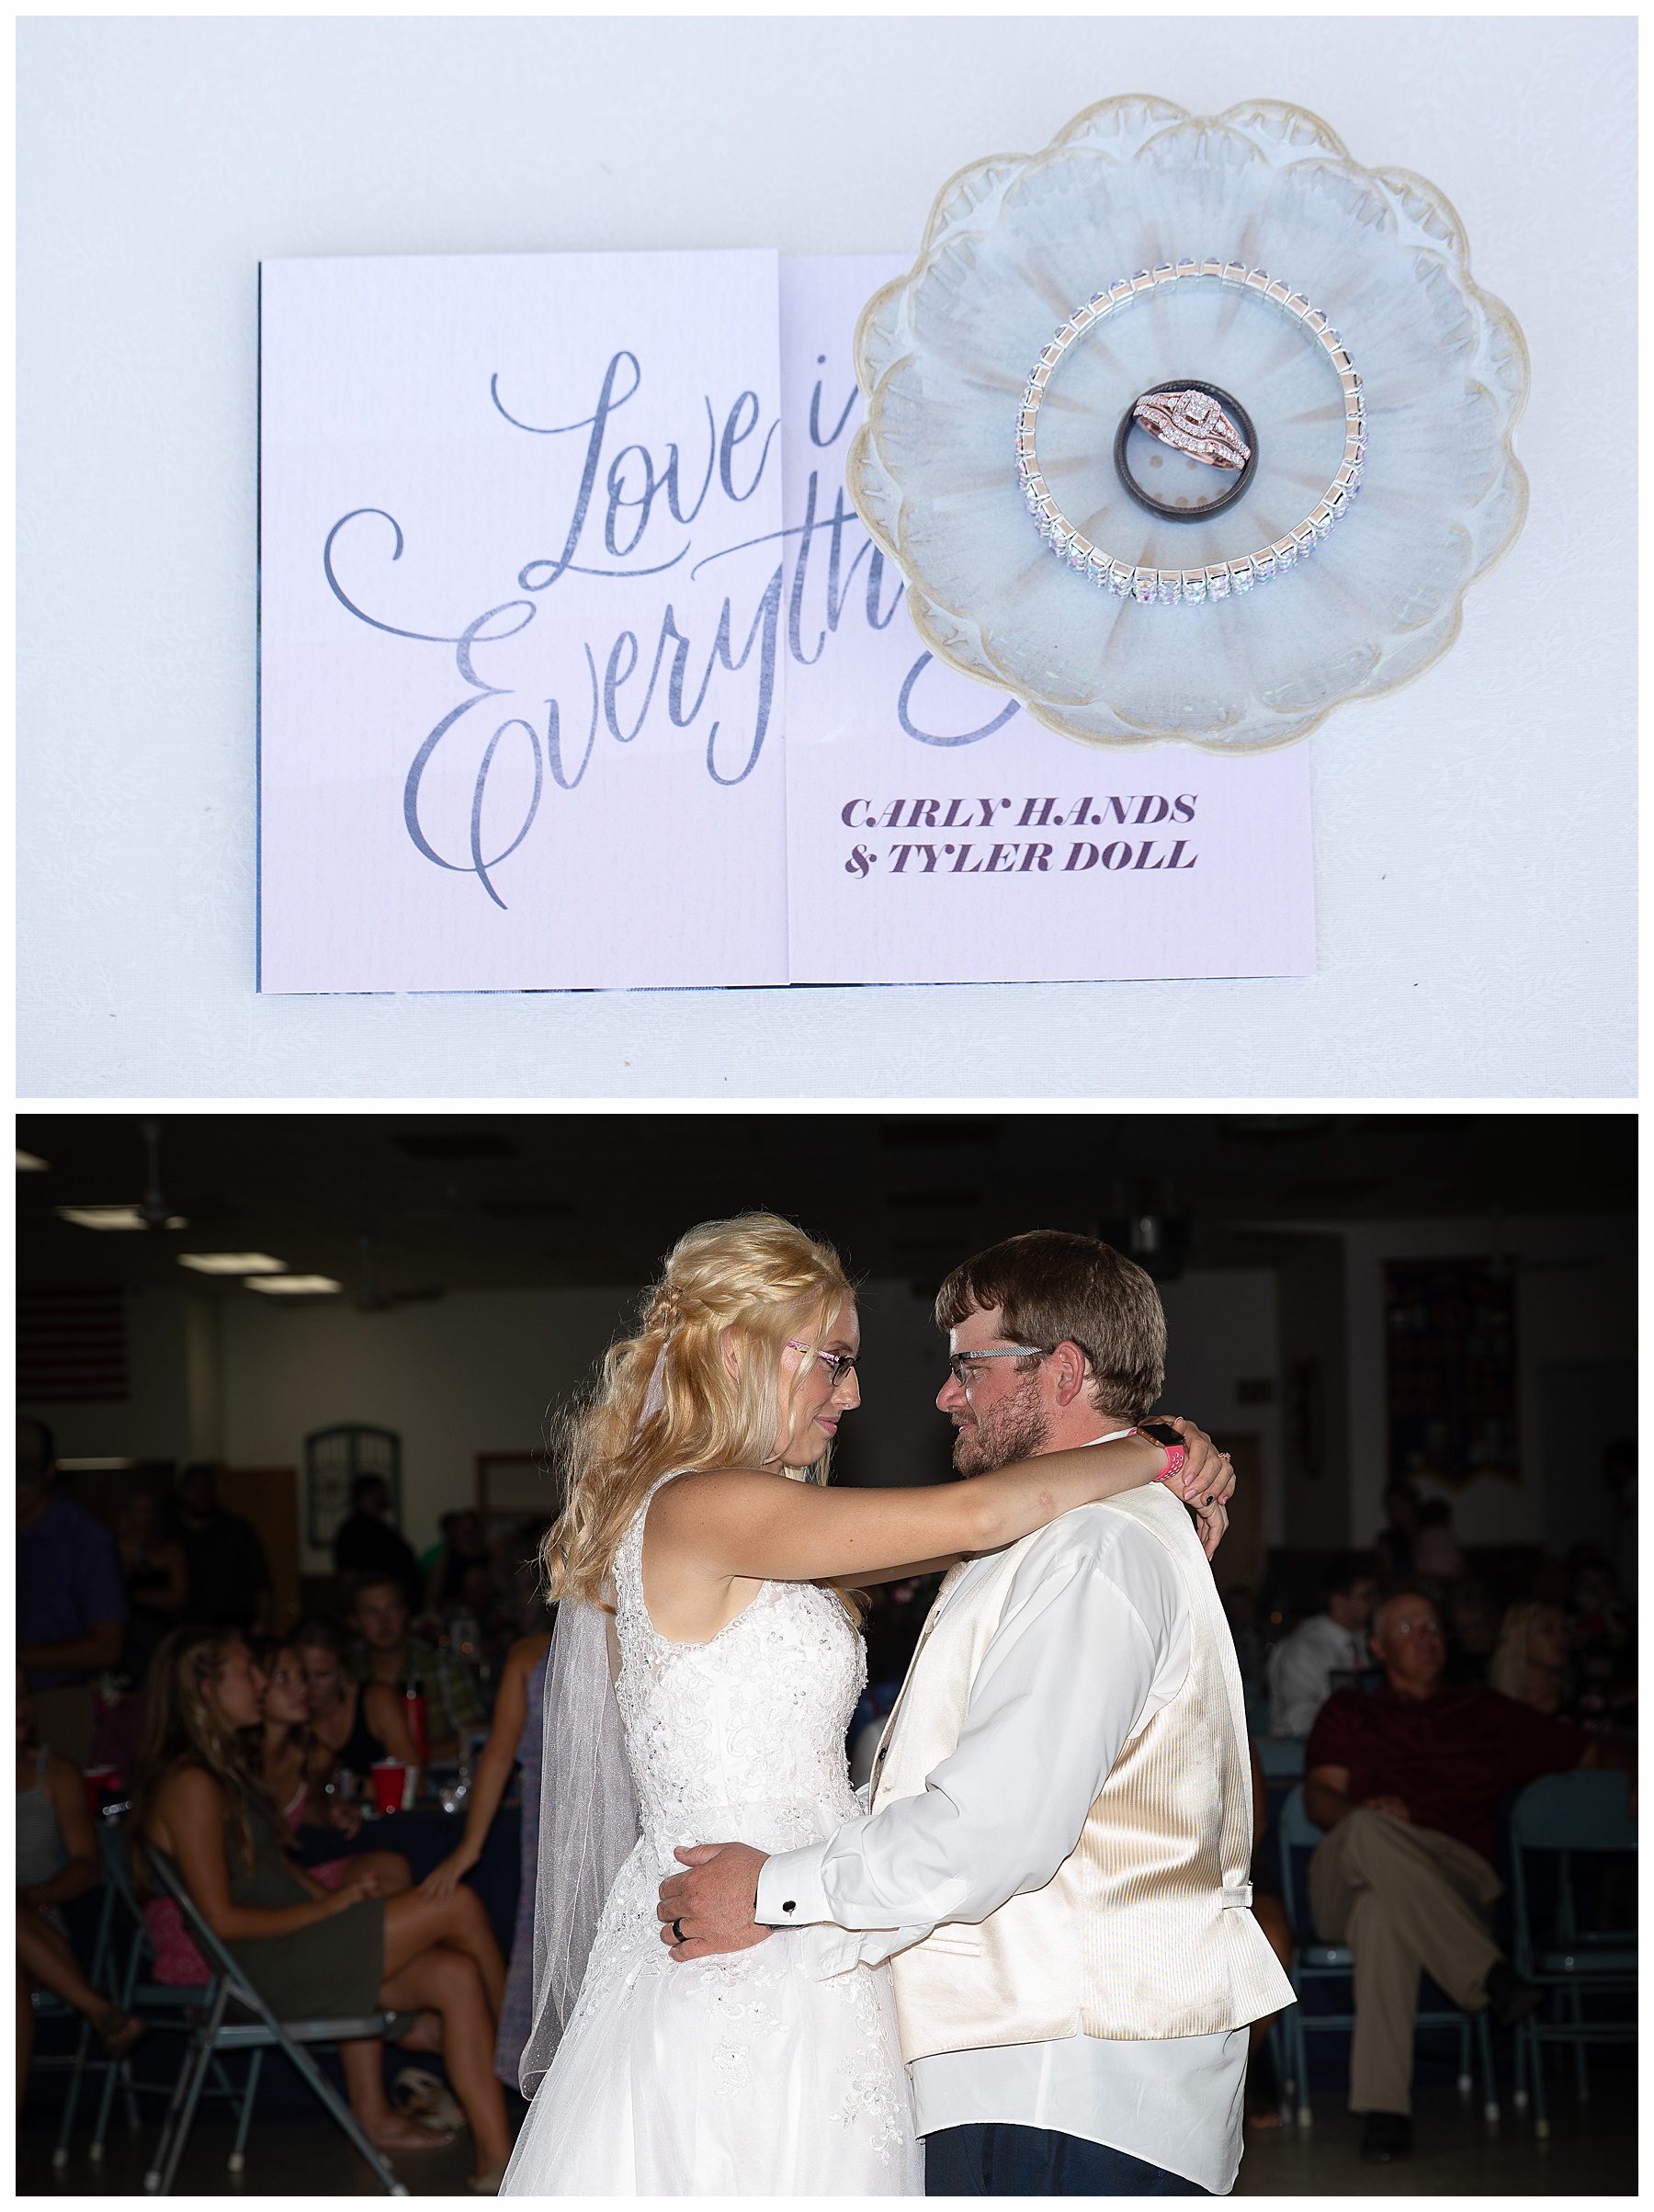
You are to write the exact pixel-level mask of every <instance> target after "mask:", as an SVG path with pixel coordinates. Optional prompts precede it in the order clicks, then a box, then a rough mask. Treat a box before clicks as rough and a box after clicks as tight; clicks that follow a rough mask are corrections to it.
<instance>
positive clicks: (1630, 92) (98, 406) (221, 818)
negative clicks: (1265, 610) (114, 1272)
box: [18, 16, 1636, 1097]
mask: <svg viewBox="0 0 1654 2212" xmlns="http://www.w3.org/2000/svg"><path fill="white" fill-rule="evenodd" d="M1635 40H1636V27H1635V22H1634V19H1633V18H1631V17H1618V18H1605V17H1596V18H1590V17H1588V18H1584V19H1580V20H1577V21H1567V20H1563V19H1561V18H1558V17H1550V18H1546V17H1505V18H1500V17H1479V18H1478V17H1382V18H1376V19H1373V18H1368V19H1362V18H1357V17H1342V18H1340V17H1329V18H1316V17H1270V18H1258V19H1248V18H1245V17H1225V18H1221V19H1213V20H1210V21H1203V20H1200V19H1197V18H1194V17H1177V16H1173V17H1166V18H1165V19H1163V20H1161V21H1155V20H1152V19H1149V18H1140V19H1124V20H1118V19H1111V18H1108V17H1090V18H1086V17H1072V18H1061V19H1055V20H1054V19H1049V18H1047V19H1043V20H1042V19H1030V18H1015V19H1012V18H973V19H969V20H959V21H952V22H949V21H945V20H941V19H927V18H924V17H908V18H899V19H895V20H880V19H879V18H878V17H857V18H855V19H850V20H846V21H844V22H832V21H822V20H819V19H799V20H787V19H773V20H766V19H762V18H758V19H743V18H725V19H723V20H720V21H716V22H704V21H694V20H670V19H664V18H659V17H657V18H652V19H650V18H632V19H629V20H628V19H624V18H621V19H615V20H612V21H605V20H602V19H601V18H581V19H564V20H558V19H547V18H538V17H531V16H523V17H506V18H491V19H477V20H467V19H465V18H463V17H455V18H408V17H402V18H398V17H382V18H373V17H357V18H342V19H338V20H329V19H328V18H326V17H312V18H301V17H290V18H280V17H274V18H262V19H260V18H255V17H246V18H238V17H196V18H191V17H172V18H164V19H163V18H143V17H130V18H120V17H80V18H70V17H64V18H61V19H53V18H51V17H33V18H29V19H26V20H25V21H24V22H23V23H22V24H21V26H20V28H19V67H18V97H19V115H20V124H19V187H18V207H19V217H20V241H21V243H20V292H19V301H20V308H19V315H20V325H19V335H20V354H19V363H20V368H19V375H20V385H19V397H20V416H19V421H20V446H19V473H18V483H19V494H20V501H21V535H20V547H21V555H20V568H19V594H18V614H19V638H20V647H21V652H20V658H21V697H22V724H21V730H22V743H21V775H20V785H19V788H20V792H21V802H20V803H21V815H20V822H21V851H22V859H21V863H20V869H21V873H20V891H21V913H22V937H21V947H22V957H23V967H22V977H23V981H22V983H21V985H20V1010H21V1023H22V1027H21V1038H22V1043H21V1058H20V1061H19V1077H18V1080H19V1083H20V1086H21V1088H22V1090H23V1091H24V1092H25V1093H26V1094H33V1095H55V1096H61V1095H116V1094H120V1095H139V1094H142V1095H157V1096H158V1095H176V1096H194V1095H277V1096H306V1095H329V1096H334V1095H351V1094H357V1095H368V1096H378V1097H383V1096H395V1095H509V1096H533V1095H548V1094H551V1095H569V1096H593V1095H637V1096H642V1097H659V1096H667V1095H703V1096H717V1095H778V1096H780V1095H785V1096H792V1095H818V1094H821V1093H828V1094H833V1095H950V1094H961V1093H966V1092H970V1093H975V1094H979V1095H1009V1096H1030V1095H1047V1094H1049V1095H1088V1094H1100V1095H1104V1094H1105V1095H1136V1094H1140V1093H1174V1094H1179V1095H1229V1094H1238V1093H1245V1094H1252V1095H1287V1094H1293V1093H1311V1094H1316V1095H1321V1094H1340V1093H1349V1094H1357V1093H1360V1094H1378V1093H1387V1094H1388V1093H1408V1094H1422V1095H1443V1096H1446V1095H1478V1094H1486V1095H1491V1094H1512V1095H1569V1094H1575V1093H1581V1092H1582V1093H1586V1094H1592V1095H1625V1094H1626V1093H1628V1092H1629V1091H1630V1090H1631V1089H1632V1088H1633V1086H1634V1082H1635V1076H1634V1071H1633V1065H1632V1059H1631V1049H1632V1045H1631V1036H1630V1028H1629V1023H1630V996H1629V994H1630V990H1631V980H1630V978H1631V948H1632V944H1633V937H1634V917H1633V913H1632V906H1631V897H1632V873H1631V871H1632V831H1631V808H1632V800H1633V791H1632V746H1633V725H1632V717H1633V695H1632V664H1631V628H1630V626H1631V609H1632V592H1631V583H1630V565H1631V561H1632V557H1633V551H1634V544H1633V537H1632V531H1633V527H1634V525H1633V519H1632V517H1633V514H1634V492H1635V480H1634V476H1633V473H1632V471H1631V470H1630V469H1629V467H1628V466H1627V464H1626V459H1625V449H1624V445H1623V440H1624V436H1625V430H1624V425H1626V423H1628V422H1632V421H1634V420H1635V413H1636V387H1635V380H1634V374H1633V361H1634V325H1633V316H1634V301H1635V271H1636V246H1635V239H1634V233H1633V227H1632V194H1633V164H1634V121H1635V96H1636V45H1635ZM1141 91H1155V92H1161V93H1163V94H1166V95H1169V96H1172V97H1173V98H1176V99H1179V100H1182V101H1183V102H1184V103H1185V104H1187V105H1189V106H1191V107H1195V108H1205V109H1207V110H1214V109H1218V108H1222V107H1224V106H1225V105H1227V104H1229V103H1230V102H1232V101H1234V100H1237V99H1240V98H1242V97H1246V96H1256V95H1259V94H1264V95H1270V96H1279V97H1285V98H1289V99H1295V100H1297V101H1300V102H1302V103H1303V104H1304V105H1306V106H1308V108H1311V109H1313V110H1315V111H1316V112H1318V113H1319V114H1320V115H1322V116H1324V117H1325V118H1326V119H1328V120H1329V121H1330V122H1331V124H1332V125H1333V127H1334V128H1335V129H1336V130H1339V131H1340V132H1341V133H1342V135H1343V136H1344V138H1345V140H1346V142H1348V144H1349V145H1350V147H1351V149H1352V151H1353V152H1354V153H1355V154H1356V155H1357V157H1358V158H1360V159H1362V160H1364V161H1368V162H1371V163H1374V164H1393V165H1396V166H1399V167H1404V168H1410V169H1415V170H1419V171H1422V173H1423V174H1424V175H1426V176H1429V177H1431V178H1433V180H1434V181H1435V183H1436V184H1438V185H1439V186H1440V187H1442V189H1443V190H1444V191H1445V192H1446V194H1447V196H1448V198H1449V199H1451V200H1452V201H1453V202H1454V204H1455V205H1456V208H1457V209H1458V210H1459V212H1460V214H1461V215H1462V217H1463V218H1464V221H1465V222H1466V224H1467V230H1468V234H1469V237H1470V240H1471V244H1472V248H1473V255H1474V263H1473V266H1474V267H1475V269H1476V272H1477V274H1478V277H1479V278H1480V279H1481V281H1482V282H1483V283H1484V284H1486V285H1487V286H1488V287H1489V289H1491V290H1492V291H1494V292H1496V293H1498V294H1499V295H1500V296H1501V298H1503V299H1504V300H1505V301H1508V302H1509V304H1510V305H1511V307H1512V309H1513V310H1514V311H1515V313H1516V314H1517V316H1518V318H1519V319H1520V320H1521V322H1522V323H1523V324H1524V327H1525V329H1526V332H1527V335H1528V339H1529V343H1530V346H1531V348H1532V354H1533V372H1534V397H1533V403H1532V405H1531V407H1530V409H1529V412H1528V415H1527V419H1526V422H1525V424H1524V427H1523V429H1522V431H1521V433H1520V434H1519V449H1520V451H1521V453H1522V456H1523V458H1524V461H1525V463H1526V465H1527V468H1528V470H1529V471H1530V473H1531V475H1532V479H1533V490H1534V498H1533V507H1532V513H1531V516H1530V520H1529V523H1528V527H1527V531H1526V534H1525V536H1524V538H1523V539H1522V540H1521V541H1520V542H1519V543H1518V545H1517V547H1516V549H1515V550H1514V552H1513V553H1512V555H1511V557H1510V559H1509V560H1508V561H1507V562H1505V564H1504V565H1503V567H1502V568H1501V570H1500V571H1499V572H1498V573H1497V574H1496V575H1495V576H1494V577H1493V578H1492V579H1490V581H1489V582H1488V583H1486V584H1482V585H1480V586H1478V589H1477V590H1476V591H1474V592H1473V593H1472V594H1471V596H1470V600H1469V605H1468V613H1467V620H1466V626H1465V632H1464V636H1463V638H1462V639H1461V641H1460V642H1459V644H1458V645H1457V646H1456V648H1455V650H1454V651H1453V652H1452V653H1450V654H1449V656H1448V657H1447V659H1446V660H1445V661H1444V662H1443V663H1442V664H1440V665H1439V666H1438V667H1436V668H1435V669H1433V670H1432V671H1431V672H1430V673H1429V675H1426V676H1425V677H1424V678H1423V679H1422V681H1421V682H1419V683H1418V684H1417V685H1415V686H1412V687H1411V688H1410V689H1408V690H1406V691H1403V692H1401V693H1400V694H1399V695H1398V696H1397V697H1396V698H1391V699H1388V700H1385V701H1380V702H1378V703H1376V704H1375V705H1371V706H1364V707H1358V708H1354V709H1349V710H1346V711H1345V712H1343V713H1341V714H1339V715H1337V716H1335V717H1334V718H1333V720H1332V721H1331V723H1330V725H1329V726H1328V727H1327V728H1325V729H1324V730H1323V731H1321V732H1320V733H1319V734H1318V735H1317V736H1316V737H1315V738H1314V739H1313V740H1311V741H1310V742H1311V744H1312V746H1313V776H1314V790H1315V808H1316V815H1317V853H1318V859H1317V893H1318V897H1319V900H1320V973H1319V975H1317V976H1316V977H1314V978H1313V979H1309V980H1307V981H1289V982H1232V981H1229V982H1224V981H1215V982H1207V983H1179V984H1150V983H1131V984H1118V983H1116V984H1096V985H1084V986H1040V987H1035V986H1028V985H1018V986H1010V987H997V988H976V989H970V988H953V989H946V990H941V989H931V990H922V989H909V988H901V989H879V990H861V991H855V990H812V991H798V992H793V993H777V992H755V991H754V992H733V993H643V994H623V993H585V994H574V995H568V996H558V995H536V996H523V997H482V996H478V997H414V998H402V999H397V998H387V999H378V1000H368V999H360V998H344V997H341V998H331V999H329V998H315V999H269V1000H263V1001H261V1000H258V999H256V998H255V996H254V994H253V991H252V976H253V804H254V783H253V613H254V578H253V553H254V521H255V516H254V493H255V483H254V464H255V393H254V369H255V349H254V335H255V334H254V277H255V264H256V262H257V260H258V257H259V256H260V255H293V254H318V255H325V254H406V253H494V252H502V251H506V252H521V251H526V250H533V249H556V248H571V247H640V246H690V245H718V244H727V245H749V244H765V245H775V246H778V247H779V248H781V250H782V251H784V252H788V253H833V252H867V251H876V250H883V249H895V250H907V249H909V248H911V247H912V246H914V245H915V244H916V243H917V240H918V237H919V233H920V230H921V226H922V225H923V220H924V217H925V214H926V212H927V211H928V209H929V206H930V203H931V199H932V197H933V195H934V194H935V190H936V188H937V187H938V186H939V185H940V184H941V183H942V181H943V180H944V179H945V178H946V177H947V176H950V175H951V174H952V173H953V172H954V171H955V170H956V169H957V168H958V167H959V166H961V165H962V164H965V163H967V162H969V161H970V160H972V159H975V158H977V157H979V156H980V155H982V154H984V153H991V152H993V151H995V150H998V149H1001V148H1011V149H1025V148H1030V147H1035V146H1038V145H1040V144H1042V143H1043V142H1045V141H1046V140H1047V139H1048V137H1049V136H1050V135H1051V133H1052V132H1053V131H1054V130H1057V129H1058V128H1059V126H1060V125H1061V124H1062V123H1064V122H1065V121H1067V120H1068V119H1069V118H1070V116H1071V114H1073V113H1074V111H1075V110H1076V109H1078V108H1080V107H1081V106H1082V105H1083V104H1085V103H1087V102H1089V101H1091V100H1094V99H1099V98H1102V97H1104V96H1107V95H1109V94H1112V93H1120V92H1141ZM1558 272H1561V274H1560V275H1559V274H1558ZM1581 302H1583V303H1584V304H1583V306H1581Z"/></svg>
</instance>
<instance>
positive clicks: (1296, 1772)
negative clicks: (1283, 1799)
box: [1252, 1736, 1306, 1782]
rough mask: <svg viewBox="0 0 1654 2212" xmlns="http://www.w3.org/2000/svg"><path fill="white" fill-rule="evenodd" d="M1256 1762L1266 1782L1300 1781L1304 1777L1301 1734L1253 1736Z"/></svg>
mask: <svg viewBox="0 0 1654 2212" xmlns="http://www.w3.org/2000/svg"><path fill="white" fill-rule="evenodd" d="M1252 1741H1254V1742H1255V1743H1256V1745H1257V1747H1258V1764H1259V1765H1260V1766H1261V1767H1262V1768H1263V1779H1264V1780H1265V1781H1266V1782H1301V1781H1302V1780H1303V1778H1304V1744H1305V1741H1306V1739H1305V1738H1304V1737H1302V1736H1255V1737H1254V1738H1253V1739H1252Z"/></svg>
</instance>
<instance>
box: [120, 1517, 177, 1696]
mask: <svg viewBox="0 0 1654 2212" xmlns="http://www.w3.org/2000/svg"><path fill="white" fill-rule="evenodd" d="M115 1541H116V1543H117V1544H118V1545H119V1548H120V1571H121V1572H122V1574H123V1575H124V1576H125V1577H126V1594H127V1639H126V1650H125V1651H124V1652H123V1653H122V1655H121V1656H122V1663H123V1665H124V1666H125V1668H126V1672H127V1674H128V1677H129V1679H130V1681H131V1682H132V1683H134V1684H135V1685H137V1687H138V1688H139V1689H142V1687H143V1679H144V1676H145V1675H146V1674H147V1673H149V1668H150V1661H151V1660H152V1659H153V1657H154V1656H155V1653H156V1651H157V1650H159V1648H160V1644H161V1639H162V1638H163V1637H164V1635H165V1634H166V1631H167V1630H168V1629H169V1628H176V1627H177V1625H178V1621H179V1617H180V1616H181V1615H182V1613H183V1610H184V1603H185V1600H186V1599H187V1596H188V1595H189V1566H188V1562H187V1560H186V1559H185V1557H184V1547H183V1545H182V1544H179V1543H176V1542H175V1541H174V1540H173V1539H172V1537H169V1536H168V1535H167V1533H166V1531H165V1529H164V1527H163V1526H162V1522H161V1508H160V1506H159V1505H158V1504H157V1503H156V1502H155V1497H154V1493H153V1491H147V1490H137V1491H134V1492H132V1494H131V1496H130V1498H129V1499H128V1500H127V1502H126V1503H125V1504H124V1505H123V1506H122V1507H121V1509H120V1514H119V1518H118V1519H117V1521H116V1523H115Z"/></svg>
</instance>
